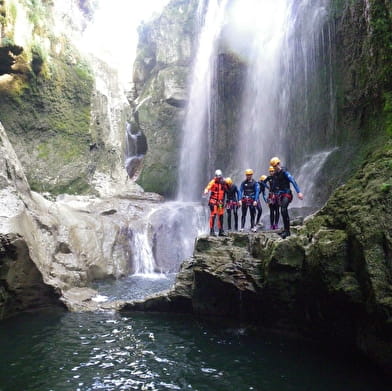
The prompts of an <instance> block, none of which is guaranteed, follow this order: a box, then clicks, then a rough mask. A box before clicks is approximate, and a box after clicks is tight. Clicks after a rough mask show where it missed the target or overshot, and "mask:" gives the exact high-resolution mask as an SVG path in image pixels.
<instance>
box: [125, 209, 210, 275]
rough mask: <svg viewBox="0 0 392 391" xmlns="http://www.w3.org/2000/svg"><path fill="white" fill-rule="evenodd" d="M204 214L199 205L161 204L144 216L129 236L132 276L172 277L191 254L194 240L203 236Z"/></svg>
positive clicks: (204, 211) (205, 217) (205, 218)
mask: <svg viewBox="0 0 392 391" xmlns="http://www.w3.org/2000/svg"><path fill="white" fill-rule="evenodd" d="M206 220H207V216H206V210H205V208H204V207H202V206H201V205H200V204H199V203H193V204H192V203H184V202H165V203H163V204H161V205H159V206H157V207H156V208H154V209H153V210H151V212H150V213H148V215H146V216H145V218H144V219H143V222H142V224H141V226H140V227H138V228H137V229H134V230H133V231H132V232H131V233H130V235H129V240H130V248H132V259H131V262H132V270H133V273H134V274H136V275H146V276H153V275H162V273H163V274H165V273H175V272H177V271H178V269H179V266H180V264H181V262H182V261H183V260H185V259H186V258H188V257H190V256H191V255H192V254H193V247H194V241H195V238H196V237H197V236H198V235H200V234H201V233H203V232H204V230H205V222H206Z"/></svg>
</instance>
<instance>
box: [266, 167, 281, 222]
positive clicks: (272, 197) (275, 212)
mask: <svg viewBox="0 0 392 391" xmlns="http://www.w3.org/2000/svg"><path fill="white" fill-rule="evenodd" d="M275 181H276V177H275V175H269V176H268V177H267V179H266V180H265V182H266V183H267V184H268V187H269V194H268V206H269V210H270V224H271V229H277V228H278V225H279V217H280V211H279V202H278V196H277V195H276V194H275V193H274V191H275Z"/></svg>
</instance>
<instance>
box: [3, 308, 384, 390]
mask: <svg viewBox="0 0 392 391" xmlns="http://www.w3.org/2000/svg"><path fill="white" fill-rule="evenodd" d="M0 336H1V340H0V355H1V361H0V390H2V391H21V390H23V391H49V390H54V391H70V390H75V391H76V390H80V391H87V390H113V391H114V390H198V391H212V390H213V391H242V390H255V391H262V390H263V391H267V390H270V391H286V390H287V391H288V390H290V391H294V390H300V391H304V390H305V391H306V390H316V391H331V390H333V391H350V390H355V391H367V390H369V391H374V390H377V391H384V390H387V389H388V388H387V385H386V384H383V383H382V378H381V376H380V374H379V373H375V372H374V371H372V370H371V369H369V367H368V364H366V365H367V366H365V365H364V362H362V361H361V360H360V359H358V357H357V358H355V357H354V356H351V355H349V354H348V353H346V352H341V351H340V352H339V353H338V352H336V351H335V352H326V351H325V349H321V348H318V347H317V346H314V345H305V344H304V343H303V342H294V341H291V340H288V339H286V338H283V337H276V336H271V335H257V336H255V335H250V334H248V331H247V330H246V329H241V328H236V327H234V328H233V327H232V328H227V327H225V326H224V325H223V324H222V322H219V324H215V325H212V324H206V323H204V322H201V321H198V320H196V319H194V318H191V317H186V316H179V315H176V316H174V315H170V316H169V315H163V314H159V315H158V314H155V315H153V314H150V315H146V314H129V315H127V316H122V315H120V314H118V313H50V312H40V313H34V314H24V315H21V316H19V317H16V318H13V319H10V320H6V321H3V322H2V323H0ZM389 389H390V388H389Z"/></svg>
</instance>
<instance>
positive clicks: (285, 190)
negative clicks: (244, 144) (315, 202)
mask: <svg viewBox="0 0 392 391" xmlns="http://www.w3.org/2000/svg"><path fill="white" fill-rule="evenodd" d="M270 165H271V166H272V167H273V168H274V172H275V174H274V176H275V183H274V193H275V195H276V196H277V199H278V204H279V205H280V212H281V214H282V219H283V226H284V230H283V231H282V232H281V233H280V234H279V235H280V237H281V238H282V239H285V238H287V237H288V236H290V234H291V233H290V216H289V211H288V206H289V204H290V202H291V201H292V199H293V193H292V191H291V188H290V184H292V185H293V186H294V189H295V191H296V192H297V196H298V198H299V199H300V200H303V198H304V196H303V194H302V193H301V190H300V189H299V187H298V185H297V182H296V181H295V180H294V178H293V176H292V175H291V174H290V173H289V172H288V171H287V170H286V168H284V167H281V165H280V159H279V158H278V157H273V158H272V159H271V160H270Z"/></svg>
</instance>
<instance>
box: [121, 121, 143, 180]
mask: <svg viewBox="0 0 392 391" xmlns="http://www.w3.org/2000/svg"><path fill="white" fill-rule="evenodd" d="M146 152H147V140H146V137H145V136H144V134H143V133H142V132H141V131H140V130H138V131H137V132H136V133H133V132H132V125H131V124H130V123H129V122H127V124H126V127H125V153H124V160H125V163H124V164H125V169H126V170H127V173H128V176H129V178H131V179H133V178H135V176H137V172H138V168H139V167H140V165H141V161H142V160H143V158H144V155H145V154H146Z"/></svg>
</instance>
